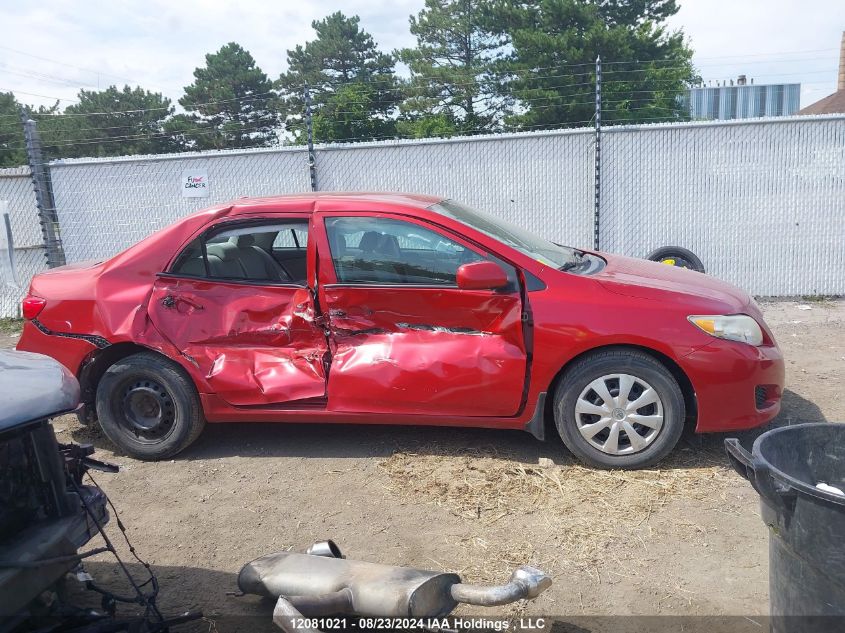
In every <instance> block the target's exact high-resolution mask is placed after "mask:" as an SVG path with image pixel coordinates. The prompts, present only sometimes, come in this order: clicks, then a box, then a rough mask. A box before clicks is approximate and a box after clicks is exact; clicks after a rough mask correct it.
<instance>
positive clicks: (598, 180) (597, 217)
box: [593, 55, 601, 250]
mask: <svg viewBox="0 0 845 633" xmlns="http://www.w3.org/2000/svg"><path fill="white" fill-rule="evenodd" d="M595 120H596V151H595V156H596V167H595V187H596V198H595V209H593V231H594V233H593V248H594V249H595V250H599V222H600V220H601V56H600V55H599V56H597V57H596V115H595Z"/></svg>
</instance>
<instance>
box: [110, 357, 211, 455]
mask: <svg viewBox="0 0 845 633" xmlns="http://www.w3.org/2000/svg"><path fill="white" fill-rule="evenodd" d="M97 417H98V419H99V421H100V426H101V427H102V429H103V432H104V433H105V434H106V436H107V437H108V438H109V439H110V440H111V441H112V442H113V443H114V444H116V445H117V446H118V447H120V448H121V449H122V450H123V451H125V452H126V453H127V454H128V455H130V456H132V457H135V458H138V459H144V460H158V459H166V458H168V457H172V456H173V455H175V454H176V453H178V452H180V451H182V450H183V449H185V448H186V447H187V446H188V445H190V444H191V443H192V442H194V440H196V439H197V437H199V435H200V433H201V432H202V429H203V427H204V426H205V418H203V415H202V409H201V406H200V402H199V397H198V396H197V392H196V389H195V388H194V385H193V383H192V382H191V379H190V378H189V377H188V376H187V375H186V374H185V372H184V371H183V370H182V368H181V367H179V366H178V365H176V364H175V363H173V362H172V361H169V360H167V359H165V358H162V357H161V356H158V355H156V354H152V353H142V354H135V355H133V356H128V357H127V358H124V359H122V360H120V361H118V362H117V363H115V364H114V365H112V366H111V367H109V369H108V370H107V371H106V373H105V374H104V375H103V378H102V379H101V380H100V384H99V385H98V386H97Z"/></svg>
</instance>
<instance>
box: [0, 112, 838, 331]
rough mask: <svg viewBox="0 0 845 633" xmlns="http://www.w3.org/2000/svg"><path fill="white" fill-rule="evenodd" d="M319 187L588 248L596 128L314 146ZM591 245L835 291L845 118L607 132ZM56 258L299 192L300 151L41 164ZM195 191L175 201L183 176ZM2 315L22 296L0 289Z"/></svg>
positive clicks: (19, 233)
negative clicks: (457, 210) (461, 209)
mask: <svg viewBox="0 0 845 633" xmlns="http://www.w3.org/2000/svg"><path fill="white" fill-rule="evenodd" d="M315 154H316V185H317V188H318V189H319V190H323V191H408V192H416V193H430V194H436V195H443V196H446V197H451V198H455V199H458V200H460V201H462V202H465V203H467V204H469V205H471V206H474V207H477V208H479V209H482V210H487V211H490V212H491V213H493V214H496V215H499V216H501V217H503V218H505V219H507V220H509V221H511V222H514V223H516V224H519V225H521V226H523V227H525V228H527V229H529V230H531V231H533V232H535V233H538V234H540V235H543V236H544V237H546V238H548V239H551V240H553V241H556V242H560V243H566V244H571V245H573V246H580V247H585V248H590V247H592V244H593V228H594V217H595V216H594V212H595V188H594V185H595V176H596V168H597V166H596V161H595V158H596V157H595V135H594V131H593V129H592V128H589V129H586V128H585V129H578V130H561V131H550V132H535V133H521V134H503V135H495V136H473V137H462V138H454V139H424V140H414V141H387V142H380V143H356V144H345V145H323V146H320V145H318V146H316V148H315ZM598 168H599V169H600V170H601V188H600V201H601V204H600V213H599V219H600V223H599V224H600V231H599V237H600V247H601V249H602V250H605V251H609V252H616V253H623V254H626V255H633V256H638V257H643V256H645V255H647V254H648V253H649V252H650V251H651V250H653V249H654V248H657V247H658V246H665V245H675V246H683V247H686V248H689V249H690V250H692V251H693V252H695V253H696V254H697V255H698V256H699V257H700V258H701V259H702V260H703V262H704V264H705V266H706V267H707V270H708V272H709V273H710V274H713V275H715V276H717V277H720V278H722V279H725V280H726V281H729V282H732V283H735V284H737V285H739V286H741V287H743V288H745V289H747V290H748V291H750V292H752V293H753V294H756V295H763V296H800V295H820V294H832V295H841V294H845V249H843V248H842V244H843V243H845V116H843V115H833V116H823V117H782V118H773V119H752V120H742V121H728V122H703V123H680V124H677V123H676V124H656V125H639V126H624V127H623V126H620V127H606V128H604V129H603V131H602V152H601V160H600V163H599V165H598ZM49 172H50V173H49V178H50V185H51V188H52V193H53V198H54V200H55V206H56V210H57V215H58V222H59V226H60V231H61V238H62V242H63V246H64V251H65V256H66V258H67V261H68V262H77V261H82V260H88V259H104V258H107V257H110V256H111V255H114V254H116V253H118V252H120V251H121V250H123V249H124V248H126V247H128V246H129V245H131V244H134V243H135V242H137V241H138V240H140V239H142V238H143V237H145V236H146V235H149V234H150V233H152V232H153V231H155V230H157V229H159V228H161V227H163V226H165V225H167V224H169V223H171V222H173V221H175V220H177V219H179V218H181V217H184V216H185V215H187V214H189V213H192V212H194V211H196V210H199V209H202V208H204V207H208V206H211V205H213V204H214V203H217V202H224V201H227V200H232V199H236V198H238V197H241V196H261V195H272V194H281V193H292V192H301V191H308V190H309V189H310V188H311V182H310V176H309V166H308V153H307V150H306V148H304V147H289V148H288V147H286V148H278V149H261V150H244V151H228V152H227V151H222V152H208V153H193V154H175V155H159V156H147V157H126V158H109V159H72V160H63V161H54V162H52V163H50V164H49ZM186 173H189V174H202V175H203V177H204V178H205V184H206V188H207V197H184V195H183V188H184V184H185V182H184V178H185V174H186ZM28 174H29V171H28V169H19V170H6V171H0V200H4V199H9V200H10V208H11V210H12V213H13V220H14V224H15V243H16V245H17V249H16V251H17V253H18V269H19V277H20V278H21V281H22V282H24V283H26V282H27V281H28V279H29V277H30V276H31V275H32V274H35V273H37V272H38V271H40V270H42V269H43V267H44V257H43V254H44V253H43V247H42V246H41V243H42V237H41V232H40V227H39V224H38V215H37V210H36V208H35V202H34V196H33V195H32V187H31V183H30V181H29V176H28ZM4 293H6V294H3V295H2V301H3V303H2V304H1V305H0V308H2V312H0V314H3V315H14V314H15V313H16V312H17V310H18V308H17V300H18V299H19V293H14V292H13V293H9V292H8V291H7V290H4Z"/></svg>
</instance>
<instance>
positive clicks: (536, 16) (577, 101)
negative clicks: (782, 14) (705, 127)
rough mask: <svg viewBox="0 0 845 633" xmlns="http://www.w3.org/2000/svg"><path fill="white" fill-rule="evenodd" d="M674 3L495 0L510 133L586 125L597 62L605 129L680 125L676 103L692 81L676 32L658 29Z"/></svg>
mask: <svg viewBox="0 0 845 633" xmlns="http://www.w3.org/2000/svg"><path fill="white" fill-rule="evenodd" d="M677 11H678V6H677V3H676V1H675V0H535V1H531V2H521V1H519V0H498V1H497V4H496V8H495V13H496V16H497V17H496V23H497V24H498V25H499V26H498V28H499V29H501V31H502V32H503V33H504V34H506V35H507V36H508V38H509V41H510V46H511V54H510V57H509V60H508V61H507V63H506V68H507V69H508V70H509V71H510V73H511V74H512V80H511V81H510V82H508V89H509V92H510V94H512V95H513V96H514V97H515V98H516V99H517V100H518V102H519V103H520V104H521V106H522V109H523V110H524V111H523V112H522V113H520V114H517V115H515V116H513V117H512V118H511V119H510V123H511V124H512V125H513V126H514V127H516V128H520V127H522V128H544V127H548V128H551V127H556V126H559V125H560V124H564V123H570V124H573V125H587V124H588V123H589V122H590V121H591V120H592V119H593V116H594V112H595V106H594V103H595V65H594V63H595V59H596V57H597V56H598V55H601V58H602V60H603V69H604V72H603V81H602V97H603V107H602V112H603V114H602V116H603V118H604V120H605V121H606V122H609V123H622V122H625V123H637V122H652V121H655V120H663V121H666V120H680V119H684V118H686V116H687V115H686V112H685V110H684V108H683V106H682V105H681V102H680V100H679V97H680V96H682V95H683V93H684V90H685V89H686V86H687V85H688V84H689V83H691V82H693V81H695V80H696V79H697V77H696V73H695V70H694V68H693V66H692V61H691V60H692V50H691V49H690V48H689V47H688V46H687V45H686V43H685V42H684V39H683V33H682V32H680V31H676V32H670V31H668V30H667V28H666V26H665V24H664V22H665V20H666V18H668V17H669V16H671V15H674V14H675V13H677Z"/></svg>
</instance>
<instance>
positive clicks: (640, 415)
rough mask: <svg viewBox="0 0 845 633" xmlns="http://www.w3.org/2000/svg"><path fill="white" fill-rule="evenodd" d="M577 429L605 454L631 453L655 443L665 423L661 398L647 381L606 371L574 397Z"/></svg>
mask: <svg viewBox="0 0 845 633" xmlns="http://www.w3.org/2000/svg"><path fill="white" fill-rule="evenodd" d="M575 423H576V425H577V427H578V432H579V433H580V434H581V437H583V438H584V439H585V440H586V441H587V443H588V444H590V446H592V447H593V448H595V449H597V450H599V451H601V452H602V453H605V454H607V455H633V454H634V453H639V452H641V451H643V450H645V449H646V448H648V447H649V446H651V444H653V443H654V441H655V440H656V439H657V436H658V435H659V434H660V431H661V429H662V428H663V423H664V408H663V401H662V400H661V399H660V395H659V394H658V393H657V390H656V389H654V387H652V386H651V385H650V384H649V383H648V382H646V381H645V380H643V379H642V378H639V377H637V376H632V375H630V374H606V375H604V376H601V377H600V378H596V379H595V380H593V381H592V382H590V383H589V384H588V385H587V386H586V387H585V388H584V390H583V391H582V392H581V394H580V395H579V396H578V399H577V400H576V401H575Z"/></svg>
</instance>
